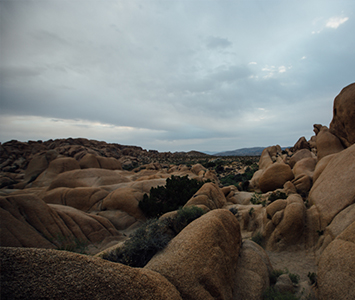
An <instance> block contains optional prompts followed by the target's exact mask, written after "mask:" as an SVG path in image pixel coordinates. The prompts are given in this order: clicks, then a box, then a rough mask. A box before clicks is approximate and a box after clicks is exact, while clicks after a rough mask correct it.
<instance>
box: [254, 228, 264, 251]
mask: <svg viewBox="0 0 355 300" xmlns="http://www.w3.org/2000/svg"><path fill="white" fill-rule="evenodd" d="M251 240H252V241H253V242H254V243H257V244H258V245H259V246H261V247H263V243H264V238H263V235H262V233H261V232H260V231H259V232H257V233H255V234H254V235H253V236H252V237H251Z"/></svg>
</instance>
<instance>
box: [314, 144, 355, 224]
mask: <svg viewBox="0 0 355 300" xmlns="http://www.w3.org/2000/svg"><path fill="white" fill-rule="evenodd" d="M354 182H355V145H353V146H351V147H349V148H347V149H345V150H343V151H342V152H340V153H338V154H336V155H334V157H333V158H332V159H331V160H330V161H329V162H328V164H327V166H326V167H325V168H324V170H323V172H322V173H321V175H320V176H319V177H318V179H317V181H316V182H315V183H314V185H313V187H312V189H311V191H310V193H309V202H310V204H311V205H315V206H316V208H317V210H318V212H319V215H320V223H321V228H322V229H325V227H326V226H328V224H329V223H330V222H331V221H332V220H333V218H334V217H335V216H336V215H337V214H338V213H339V212H340V211H341V210H343V209H344V208H346V207H347V206H349V205H351V204H353V203H354V202H355V185H354Z"/></svg>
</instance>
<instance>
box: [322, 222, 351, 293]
mask: <svg viewBox="0 0 355 300" xmlns="http://www.w3.org/2000/svg"><path fill="white" fill-rule="evenodd" d="M354 274H355V221H354V222H353V223H352V224H351V225H349V226H348V227H347V229H346V230H344V231H343V233H342V234H341V235H339V236H338V237H337V238H336V239H335V240H334V241H333V242H331V243H330V245H329V246H328V247H327V248H326V249H325V250H324V252H323V253H322V255H321V257H320V260H319V265H318V274H317V284H318V299H324V300H327V299H329V300H331V299H355V289H354V284H355V277H354Z"/></svg>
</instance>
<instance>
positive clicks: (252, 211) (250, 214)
mask: <svg viewBox="0 0 355 300" xmlns="http://www.w3.org/2000/svg"><path fill="white" fill-rule="evenodd" d="M253 213H254V207H252V208H250V209H249V212H248V214H249V216H250V217H251V216H253Z"/></svg>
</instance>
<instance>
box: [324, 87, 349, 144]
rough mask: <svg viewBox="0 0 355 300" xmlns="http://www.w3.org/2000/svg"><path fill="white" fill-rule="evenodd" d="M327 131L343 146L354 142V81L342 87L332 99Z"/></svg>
mask: <svg viewBox="0 0 355 300" xmlns="http://www.w3.org/2000/svg"><path fill="white" fill-rule="evenodd" d="M329 131H330V132H331V133H332V134H334V135H335V136H337V137H338V138H339V139H340V140H341V142H342V143H343V145H344V146H345V147H350V146H351V145H353V144H355V83H352V84H350V85H348V86H347V87H345V88H343V89H342V91H341V92H340V94H339V95H338V96H336V98H335V99H334V106H333V120H332V122H331V123H330V126H329Z"/></svg>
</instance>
